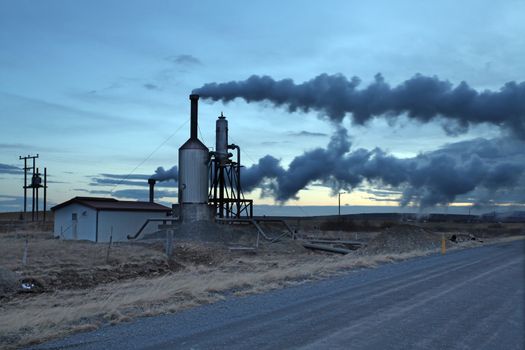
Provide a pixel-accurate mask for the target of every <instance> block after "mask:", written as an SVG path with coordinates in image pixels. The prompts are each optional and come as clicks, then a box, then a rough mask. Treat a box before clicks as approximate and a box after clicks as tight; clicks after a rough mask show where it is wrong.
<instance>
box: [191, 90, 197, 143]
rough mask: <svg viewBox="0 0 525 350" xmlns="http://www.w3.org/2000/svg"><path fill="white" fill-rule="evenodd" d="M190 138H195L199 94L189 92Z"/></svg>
mask: <svg viewBox="0 0 525 350" xmlns="http://www.w3.org/2000/svg"><path fill="white" fill-rule="evenodd" d="M190 101H191V134H190V138H191V139H197V118H198V109H199V95H196V94H191V95H190Z"/></svg>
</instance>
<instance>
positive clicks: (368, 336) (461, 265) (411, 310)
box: [36, 240, 525, 350]
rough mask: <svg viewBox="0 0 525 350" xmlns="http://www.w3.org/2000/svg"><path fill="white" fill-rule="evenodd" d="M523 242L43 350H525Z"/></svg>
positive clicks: (149, 321)
mask: <svg viewBox="0 0 525 350" xmlns="http://www.w3.org/2000/svg"><path fill="white" fill-rule="evenodd" d="M524 258H525V241H524V240H520V241H515V242H511V243H504V244H498V245H492V246H485V247H480V248H475V249H469V250H462V251H455V252H450V253H449V254H447V255H445V256H440V255H432V256H429V257H423V258H417V259H412V260H408V261H404V262H401V263H397V264H389V265H383V266H381V267H379V268H376V269H363V270H359V271H355V272H351V273H349V274H347V275H344V276H341V277H337V278H332V279H328V280H323V281H316V282H309V283H305V284H302V285H299V286H296V287H292V288H286V289H282V290H277V291H274V292H271V293H266V294H261V295H253V296H248V297H243V298H234V297H232V298H227V300H225V301H222V302H218V303H215V304H211V305H206V306H203V307H198V308H194V309H190V310H188V311H185V312H181V313H178V314H175V315H166V316H160V317H152V318H143V319H139V320H136V321H133V322H130V323H126V324H119V325H116V326H112V327H103V328H101V329H99V330H97V331H95V332H90V333H84V334H77V335H74V336H71V337H69V338H66V339H63V340H60V341H55V342H50V343H46V344H42V345H40V346H38V347H36V348H38V349H61V348H67V349H102V348H106V349H113V350H116V349H212V348H213V349H260V348H262V349H283V348H300V349H348V348H351V349H524V348H525V339H524V333H523V329H525V322H524V318H525V317H524V312H525V311H524V310H525V305H524V288H525V287H524V286H525V263H524Z"/></svg>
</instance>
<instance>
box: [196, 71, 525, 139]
mask: <svg viewBox="0 0 525 350" xmlns="http://www.w3.org/2000/svg"><path fill="white" fill-rule="evenodd" d="M360 85H361V79H359V78H358V77H353V78H351V79H350V80H349V79H347V78H346V77H345V76H344V75H341V74H335V75H329V74H321V75H319V76H317V77H315V78H313V79H311V80H309V81H306V82H304V83H301V84H296V83H294V81H293V80H292V79H283V80H274V79H273V78H271V77H269V76H258V75H252V76H251V77H249V78H248V79H246V80H243V81H230V82H226V83H208V84H205V85H204V86H202V87H200V88H198V89H195V90H193V93H196V94H199V95H201V97H203V98H206V99H211V100H213V101H219V100H220V101H223V102H229V101H232V100H233V99H235V98H242V99H244V100H245V101H246V102H248V103H250V102H263V101H269V102H271V103H273V104H274V105H275V106H278V107H279V106H284V107H286V108H287V109H288V111H289V112H296V111H303V112H309V111H311V110H313V111H318V112H319V113H321V115H322V116H325V117H327V118H328V119H329V120H331V121H333V122H335V123H341V122H342V120H343V119H344V118H345V116H347V115H349V116H350V118H351V120H352V121H353V123H354V124H360V125H364V124H366V123H367V122H368V121H370V120H371V119H373V118H375V117H381V116H382V117H388V118H390V119H394V118H396V117H398V116H400V115H405V114H406V115H407V116H408V118H409V119H410V120H414V121H417V122H421V123H428V122H430V121H433V120H436V119H441V120H444V121H445V122H444V124H443V126H444V129H445V131H447V132H448V133H452V134H457V133H462V132H465V131H467V130H468V128H469V126H471V125H476V124H481V123H487V124H491V125H495V126H497V127H501V128H503V129H505V130H508V131H510V132H511V133H512V134H513V135H514V136H517V137H519V138H521V139H525V82H521V83H519V82H514V81H511V82H508V83H506V84H505V85H503V86H502V87H501V88H500V89H499V90H498V91H490V90H484V91H477V90H475V89H473V88H471V87H470V86H469V85H468V84H467V83H466V82H461V83H460V84H458V85H456V86H454V85H453V84H452V83H450V82H449V81H446V80H440V79H439V78H438V77H436V76H433V77H430V76H424V75H421V74H417V75H415V76H414V77H412V78H410V79H408V80H406V81H404V82H402V83H401V84H399V85H397V86H394V87H391V86H390V85H389V84H388V83H386V82H385V79H384V78H383V77H382V76H381V75H380V74H377V75H376V76H375V80H374V82H372V83H371V84H369V85H368V86H366V87H364V88H359V86H360Z"/></svg>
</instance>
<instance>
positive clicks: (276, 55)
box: [0, 0, 525, 210]
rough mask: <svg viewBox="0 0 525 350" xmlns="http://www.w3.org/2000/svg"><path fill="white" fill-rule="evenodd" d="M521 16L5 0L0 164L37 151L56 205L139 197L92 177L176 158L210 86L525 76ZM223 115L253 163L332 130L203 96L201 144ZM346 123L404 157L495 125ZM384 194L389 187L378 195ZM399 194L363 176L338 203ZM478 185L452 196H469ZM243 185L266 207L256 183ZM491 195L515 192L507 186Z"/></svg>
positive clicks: (325, 195) (0, 44)
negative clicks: (455, 128) (196, 95)
mask: <svg viewBox="0 0 525 350" xmlns="http://www.w3.org/2000/svg"><path fill="white" fill-rule="evenodd" d="M523 13H525V2H524V1H499V2H496V1H460V2H459V1H439V2H436V1H433V2H430V1H425V2H422V1H395V2H394V1H367V2H363V1H330V2H329V3H326V2H323V3H318V4H314V3H310V2H304V1H288V2H285V3H283V2H282V1H279V2H277V1H264V2H258V3H253V2H250V3H248V2H241V1H228V2H216V1H202V2H193V3H188V2H182V1H65V0H63V1H48V0H42V1H0V107H1V108H0V130H1V132H0V164H4V165H6V166H16V167H21V166H22V162H21V161H19V160H18V156H20V155H26V154H29V153H31V154H33V153H39V154H40V159H39V165H40V166H47V168H48V172H49V174H50V180H51V181H53V182H52V183H51V184H50V188H49V199H50V201H51V202H52V203H59V202H62V201H64V200H67V199H69V198H71V197H73V196H76V195H109V193H108V191H118V190H120V191H125V190H130V189H134V190H138V189H140V190H142V192H140V193H141V194H140V195H138V198H142V197H141V196H143V195H144V193H145V192H144V191H145V189H146V187H140V186H126V185H119V186H117V187H115V186H114V185H110V186H100V185H98V186H95V185H93V183H97V179H101V178H104V176H102V175H101V174H113V175H127V174H129V173H130V172H132V171H133V173H134V174H136V175H149V174H153V173H154V171H155V169H157V167H159V166H162V167H164V168H166V169H168V168H171V167H172V166H173V165H176V164H177V149H178V147H179V146H180V145H181V144H182V143H183V142H184V141H185V140H186V139H187V137H188V134H189V126H188V124H185V123H186V122H187V120H188V119H189V101H188V95H189V93H191V91H192V90H193V89H195V88H198V87H200V86H202V85H203V84H206V83H209V82H225V81H232V80H244V79H246V78H248V77H249V76H251V75H253V74H257V75H269V76H271V77H273V78H275V79H283V78H292V79H293V80H294V81H295V82H297V83H301V82H304V81H307V80H309V79H312V78H314V77H315V76H317V75H319V74H322V73H328V74H336V73H341V74H343V75H345V76H347V77H349V78H350V77H352V76H359V77H360V78H361V79H362V80H363V84H365V85H366V84H368V83H370V82H372V81H373V79H374V75H375V74H377V73H381V74H382V75H383V76H384V77H385V79H386V80H387V81H388V82H389V83H391V84H392V85H395V84H399V83H400V82H402V81H404V80H406V79H409V78H411V77H413V76H414V75H415V74H416V73H422V74H424V75H428V76H434V75H436V76H438V77H439V78H440V79H443V80H448V81H450V82H451V83H453V84H458V83H460V82H461V81H466V82H468V84H469V85H470V86H471V87H473V88H475V89H477V90H479V91H481V90H484V89H490V90H498V89H499V88H501V87H502V86H503V85H504V84H505V83H507V82H509V81H516V82H522V81H524V80H525V79H524V74H525V61H524V60H523V57H525V21H523ZM221 111H222V112H224V114H225V115H226V116H227V117H228V120H229V121H230V141H231V142H234V143H237V144H239V145H241V147H242V149H243V152H244V153H243V159H244V160H245V165H247V166H250V165H252V164H255V163H257V161H258V159H260V158H261V157H264V156H265V155H267V154H271V155H272V156H274V157H276V158H278V159H280V161H281V164H282V166H283V167H286V166H287V165H288V164H289V163H290V162H291V161H292V160H293V159H294V157H296V156H298V155H300V154H302V153H303V152H305V151H308V150H311V149H313V148H315V147H326V145H327V144H328V142H329V141H330V136H331V135H332V134H333V132H334V125H333V124H332V123H330V122H327V121H326V119H323V118H322V116H321V118H320V116H319V113H317V112H315V111H312V112H308V113H303V112H296V113H288V112H287V111H286V110H285V109H284V108H275V107H273V106H272V105H270V104H269V103H260V104H257V103H250V104H248V103H246V102H245V101H243V100H240V99H236V100H234V101H233V102H231V103H228V104H226V105H224V104H222V103H220V102H215V103H212V102H209V101H202V102H201V105H200V121H199V123H200V124H199V126H200V133H201V138H202V139H203V141H204V142H205V143H206V144H207V145H208V146H212V145H213V142H214V140H213V137H214V136H213V135H214V130H215V129H214V122H215V119H216V117H217V116H218V115H219V114H220V112H221ZM343 124H344V126H345V127H346V128H347V129H348V134H349V137H350V139H351V142H352V147H353V149H355V148H364V149H367V150H372V149H374V148H375V147H380V148H381V149H382V150H384V151H386V152H388V154H390V155H392V156H395V157H398V158H410V157H416V156H417V155H418V154H420V153H421V152H432V151H435V150H437V149H440V148H441V147H443V146H444V145H447V144H453V143H457V142H461V141H468V140H473V139H476V138H485V139H494V138H498V137H502V131H501V130H500V129H499V128H497V127H495V126H493V125H487V124H479V125H475V126H473V127H471V128H470V129H469V131H468V132H466V133H461V134H459V135H456V136H450V135H447V133H445V132H444V131H443V129H442V127H441V124H440V122H439V121H436V122H431V123H426V124H420V123H414V122H412V121H410V120H408V119H407V118H403V117H401V118H399V119H398V120H397V122H396V123H395V124H394V125H391V124H390V123H389V122H388V120H386V119H382V118H375V119H373V120H372V121H371V122H370V123H368V124H367V125H366V126H355V125H352V124H351V123H350V122H349V121H348V120H345V121H344V122H343ZM170 136H171V138H169V137H170ZM168 138H169V140H168V141H167V142H166V143H165V144H164V145H163V146H162V147H160V148H159V149H158V150H157V151H155V152H154V153H153V154H152V155H151V157H150V158H147V157H148V156H149V155H150V154H151V153H152V152H153V151H154V150H156V149H157V147H158V146H159V145H161V144H163V142H164V141H165V140H166V139H168ZM146 159H147V160H146ZM138 165H140V166H138ZM137 166H138V167H137ZM0 171H2V168H1V167H0ZM21 181H22V180H21V176H20V174H19V173H16V171H15V172H14V173H13V171H10V172H8V171H3V172H1V173H0V195H1V196H2V197H1V198H0V210H17V208H18V207H16V206H17V205H18V204H17V203H20V199H19V197H20V195H21V194H22V189H21V185H22V182H21ZM521 184H522V182H521V180H519V181H518V185H517V187H518V188H519V189H520V190H521V189H522V188H523V187H522V186H521ZM316 185H317V183H313V184H312V183H311V184H310V185H309V186H307V188H306V189H304V190H302V191H300V192H299V199H298V200H290V201H289V202H287V204H290V205H300V206H307V205H334V204H336V203H337V202H336V198H335V197H333V196H332V193H333V190H332V189H331V188H329V187H326V186H316ZM325 185H326V184H325ZM163 190H164V191H165V192H163V193H162V194H164V195H166V196H165V197H163V198H162V201H163V202H165V203H169V202H176V192H174V191H175V190H176V189H175V188H174V187H170V186H165V187H163ZM379 190H385V191H392V193H390V194H388V195H384V194H383V196H382V197H381V196H380V197H378V196H377V195H375V194H374V193H373V192H374V191H375V192H376V193H377V191H379ZM400 191H402V190H401V189H399V188H391V187H388V186H386V187H385V186H382V185H381V184H368V183H362V184H360V186H358V187H356V188H354V189H353V191H352V193H351V194H348V195H345V200H344V201H345V203H349V204H351V205H382V204H385V205H397V202H396V198H397V197H396V196H398V195H399V193H400ZM474 192H476V191H474ZM474 192H470V193H468V194H465V195H464V196H463V197H461V198H456V199H455V200H454V202H455V203H470V202H474V201H475V198H474V197H475V196H476V195H477V194H476V193H477V192H476V193H474ZM125 193H126V192H120V194H125ZM130 193H131V192H128V195H130ZM520 193H521V192H520ZM115 194H116V193H115V192H114V193H113V195H115ZM133 196H135V197H137V191H135V192H133ZM251 196H252V197H254V198H255V199H256V202H257V203H261V204H273V203H274V199H273V198H271V197H264V198H260V197H259V190H257V189H256V190H254V191H253V193H252V194H251ZM491 196H492V197H491ZM121 198H123V199H130V198H126V197H121ZM374 198H375V199H374ZM142 199H143V198H142ZM378 199H381V200H380V201H378ZM385 199H387V200H386V201H385ZM484 200H489V201H490V200H497V201H499V202H501V203H506V204H508V203H511V204H519V203H522V202H523V200H522V199H521V200H520V198H517V199H516V198H510V197H508V196H505V193H503V194H502V193H501V191H500V192H498V194H494V193H492V194H490V193H488V194H485V195H484Z"/></svg>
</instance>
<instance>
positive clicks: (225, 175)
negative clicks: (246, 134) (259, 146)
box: [150, 94, 253, 222]
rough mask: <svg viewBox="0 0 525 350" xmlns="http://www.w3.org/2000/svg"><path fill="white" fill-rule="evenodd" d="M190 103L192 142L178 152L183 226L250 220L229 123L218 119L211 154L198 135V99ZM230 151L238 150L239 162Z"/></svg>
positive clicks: (250, 206)
mask: <svg viewBox="0 0 525 350" xmlns="http://www.w3.org/2000/svg"><path fill="white" fill-rule="evenodd" d="M190 101H191V111H190V116H191V126H190V138H189V139H188V140H187V141H186V142H185V143H184V144H183V145H182V146H181V147H180V148H179V168H178V169H179V178H178V186H179V192H178V199H179V200H178V202H179V205H178V214H179V217H180V218H181V220H182V222H193V221H210V220H213V219H214V218H216V217H218V218H241V217H247V218H251V217H252V216H253V201H252V200H251V199H245V198H244V195H243V192H242V187H241V151H240V147H239V146H237V145H234V144H228V121H227V120H226V118H225V117H224V115H222V113H221V115H220V116H219V117H218V119H217V121H216V130H215V138H216V139H215V151H212V152H210V150H209V149H208V147H206V146H205V145H204V144H203V143H202V142H201V141H200V140H199V138H198V135H197V131H198V101H199V95H195V94H192V95H190ZM229 150H236V153H237V161H233V160H232V159H231V158H232V157H233V154H232V153H230V152H229ZM150 198H151V194H150Z"/></svg>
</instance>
